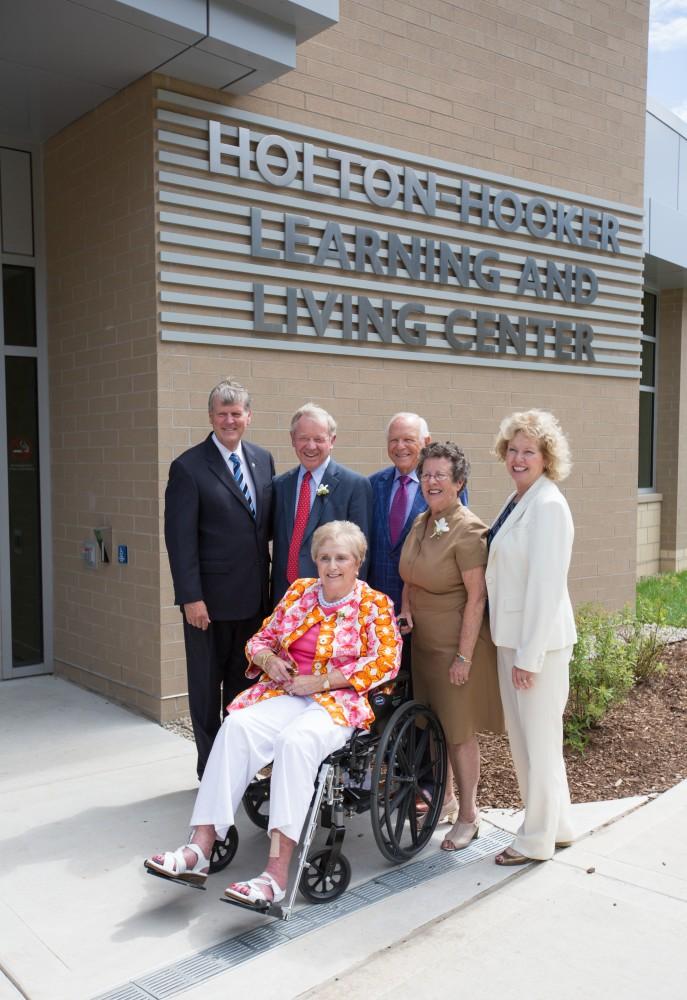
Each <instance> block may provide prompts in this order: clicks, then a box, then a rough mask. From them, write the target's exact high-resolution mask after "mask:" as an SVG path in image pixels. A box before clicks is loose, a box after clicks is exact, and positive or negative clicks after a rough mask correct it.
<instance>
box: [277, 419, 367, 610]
mask: <svg viewBox="0 0 687 1000" xmlns="http://www.w3.org/2000/svg"><path fill="white" fill-rule="evenodd" d="M335 441H336V421H335V420H334V418H333V417H332V416H331V415H330V414H329V413H327V411H326V410H323V409H322V408H321V407H320V406H315V404H314V403H306V404H305V405H304V406H301V407H300V409H298V410H296V412H295V413H294V415H293V417H292V418H291V443H292V445H293V448H294V451H295V452H296V457H297V458H298V461H299V464H298V465H297V466H296V468H295V469H290V470H289V471H288V472H285V473H283V474H282V475H281V476H277V478H276V479H275V480H274V528H273V544H272V603H273V605H274V604H276V603H277V602H278V601H279V600H281V598H282V597H283V595H284V593H285V592H286V589H287V587H288V586H289V584H291V583H293V581H294V580H296V579H298V577H302V576H306V577H311V576H317V567H316V566H315V563H314V562H313V561H312V559H311V557H310V543H311V541H312V535H313V532H314V531H315V528H318V527H319V526H320V525H321V524H327V523H328V522H329V521H353V523H354V524H357V525H358V527H359V528H360V529H361V531H362V532H363V534H364V535H365V537H366V538H368V539H369V537H370V518H371V514H372V490H371V488H370V483H369V482H368V480H367V479H366V478H365V477H364V476H361V475H359V474H358V473H357V472H353V471H352V470H351V469H347V468H346V467H345V466H344V465H338V464H337V463H336V462H335V461H334V459H333V458H332V457H331V456H332V449H333V448H334V442H335ZM366 570H367V560H366V561H365V563H363V565H362V566H361V568H360V576H361V577H362V579H365V573H366Z"/></svg>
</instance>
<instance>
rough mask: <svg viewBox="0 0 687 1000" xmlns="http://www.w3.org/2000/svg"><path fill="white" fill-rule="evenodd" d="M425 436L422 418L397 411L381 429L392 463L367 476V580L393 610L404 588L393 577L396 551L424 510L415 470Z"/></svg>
mask: <svg viewBox="0 0 687 1000" xmlns="http://www.w3.org/2000/svg"><path fill="white" fill-rule="evenodd" d="M430 440H431V438H430V434H429V428H428V427H427V421H426V420H424V419H423V418H422V417H419V416H418V415H417V413H397V414H396V416H394V417H392V418H391V420H390V421H389V426H388V428H387V432H386V447H387V453H388V455H389V458H390V459H391V461H392V462H393V465H392V466H391V467H390V468H388V469H381V470H380V471H379V472H375V473H373V475H371V476H370V483H371V485H372V530H371V532H370V569H369V572H368V582H369V584H370V586H371V587H374V588H375V590H381V591H382V593H384V594H388V596H389V597H390V598H391V600H392V601H393V602H394V607H395V609H396V613H397V614H398V612H399V611H400V608H401V591H402V590H403V581H402V580H401V577H400V576H399V575H398V563H399V559H400V558H401V549H402V548H403V543H404V542H405V540H406V536H407V535H408V532H409V531H410V528H411V525H412V523H413V521H414V520H415V518H416V517H417V516H418V514H421V513H422V512H423V510H426V509H427V504H426V503H425V501H424V499H423V497H422V490H421V488H420V482H419V480H418V477H417V473H416V471H415V470H416V468H417V463H418V459H419V457H420V452H421V451H422V449H423V448H424V446H425V445H426V444H429V442H430ZM399 506H400V508H401V509H400V511H399V509H398V508H399ZM394 512H395V514H394ZM392 535H393V536H394V537H392Z"/></svg>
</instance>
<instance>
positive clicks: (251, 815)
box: [242, 778, 270, 830]
mask: <svg viewBox="0 0 687 1000" xmlns="http://www.w3.org/2000/svg"><path fill="white" fill-rule="evenodd" d="M242 802H243V808H244V809H245V810H246V816H247V817H248V819H249V820H251V822H253V823H255V825H256V826H258V827H260V829H261V830H266V829H267V823H268V821H269V813H270V779H269V778H256V779H255V781H251V783H250V785H249V786H248V788H247V789H246V791H245V792H244V795H243V799H242Z"/></svg>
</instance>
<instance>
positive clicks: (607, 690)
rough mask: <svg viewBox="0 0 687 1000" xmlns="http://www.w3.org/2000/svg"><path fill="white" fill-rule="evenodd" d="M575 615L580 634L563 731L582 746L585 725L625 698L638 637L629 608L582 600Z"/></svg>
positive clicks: (631, 680) (567, 739) (592, 723)
mask: <svg viewBox="0 0 687 1000" xmlns="http://www.w3.org/2000/svg"><path fill="white" fill-rule="evenodd" d="M575 617H576V623H577V634H578V638H577V643H576V644H575V648H574V650H573V655H572V659H571V661H570V697H569V700H568V708H567V711H566V715H565V719H564V734H565V742H566V743H568V744H569V745H570V746H573V747H575V748H577V749H578V750H583V749H584V747H585V745H586V743H587V740H588V739H589V735H588V733H589V730H590V729H591V728H593V727H594V726H596V725H598V723H599V722H600V721H601V719H602V718H603V717H604V715H605V714H606V712H607V711H608V709H609V708H610V707H611V705H613V704H615V703H616V702H619V701H623V700H624V698H625V697H626V695H627V693H628V691H629V690H630V688H631V687H632V685H633V683H634V659H635V655H636V646H637V640H636V638H635V635H636V632H635V628H634V618H633V617H631V616H630V615H629V614H628V613H627V612H615V613H611V612H609V611H606V610H605V608H602V607H600V606H599V605H594V604H584V605H582V606H581V607H580V608H578V610H577V614H576V616H575ZM627 637H629V638H627Z"/></svg>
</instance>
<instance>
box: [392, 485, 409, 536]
mask: <svg viewBox="0 0 687 1000" xmlns="http://www.w3.org/2000/svg"><path fill="white" fill-rule="evenodd" d="M409 482H410V476H399V477H398V489H397V490H396V492H395V494H394V499H393V502H392V504H391V509H390V511H389V535H390V537H391V546H392V548H393V547H394V546H395V545H396V542H397V541H398V540H399V538H400V537H401V532H402V531H403V525H404V524H405V523H406V511H407V508H408V503H407V501H408V483H409Z"/></svg>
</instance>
